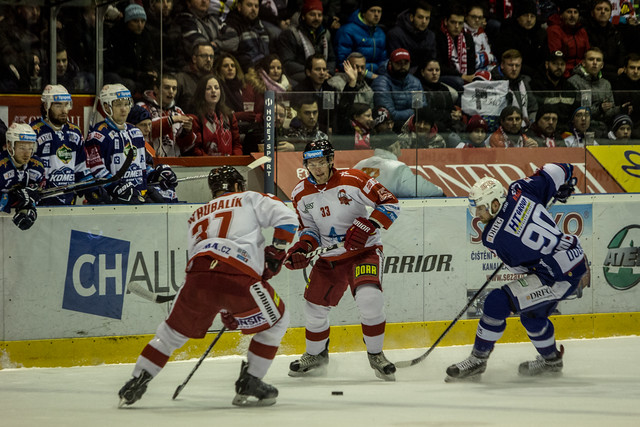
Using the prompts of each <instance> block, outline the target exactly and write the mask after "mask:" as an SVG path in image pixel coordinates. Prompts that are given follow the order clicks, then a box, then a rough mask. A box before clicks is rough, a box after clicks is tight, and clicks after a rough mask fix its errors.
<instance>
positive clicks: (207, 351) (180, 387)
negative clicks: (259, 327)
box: [171, 326, 227, 400]
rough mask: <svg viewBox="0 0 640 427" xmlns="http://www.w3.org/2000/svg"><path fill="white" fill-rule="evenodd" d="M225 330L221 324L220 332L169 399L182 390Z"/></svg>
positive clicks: (176, 395)
mask: <svg viewBox="0 0 640 427" xmlns="http://www.w3.org/2000/svg"><path fill="white" fill-rule="evenodd" d="M226 330H227V328H226V327H225V326H223V327H222V329H220V332H218V335H216V337H215V338H214V339H213V342H212V343H211V344H210V345H209V348H207V349H206V350H205V352H204V354H203V355H202V356H200V360H198V363H196V366H194V367H193V369H192V370H191V372H190V373H189V375H188V376H187V378H186V379H185V380H184V381H183V382H182V384H180V385H179V386H178V387H177V388H176V391H175V392H174V393H173V397H172V398H171V399H173V400H175V398H176V397H178V395H179V394H180V392H181V391H182V389H183V388H184V386H186V385H187V383H188V382H189V380H190V379H191V377H192V376H193V374H194V373H195V372H196V370H197V369H198V367H199V366H200V364H201V363H202V361H203V360H204V359H205V358H206V357H207V356H208V355H209V353H210V352H211V349H212V348H213V346H214V345H216V343H217V342H218V340H219V339H220V337H221V336H222V334H223V333H224V331H226Z"/></svg>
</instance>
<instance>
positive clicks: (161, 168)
mask: <svg viewBox="0 0 640 427" xmlns="http://www.w3.org/2000/svg"><path fill="white" fill-rule="evenodd" d="M147 182H148V183H150V184H159V185H160V187H162V188H163V189H165V190H173V189H174V188H176V187H177V186H178V177H177V176H176V174H175V173H174V172H173V170H172V169H171V166H169V165H158V166H156V168H155V169H154V170H153V171H152V172H150V173H149V176H148V177H147Z"/></svg>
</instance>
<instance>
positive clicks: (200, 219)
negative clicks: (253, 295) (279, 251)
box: [187, 191, 298, 277]
mask: <svg viewBox="0 0 640 427" xmlns="http://www.w3.org/2000/svg"><path fill="white" fill-rule="evenodd" d="M188 224H189V265H190V264H191V261H192V260H193V259H194V258H195V257H198V256H205V255H207V256H212V257H214V258H216V259H219V260H221V261H223V262H225V263H227V264H229V265H231V266H233V267H235V268H237V269H239V270H241V271H243V272H245V273H246V274H248V275H250V276H254V277H261V276H262V272H263V270H264V246H265V245H264V237H263V236H262V229H263V228H270V227H274V228H275V230H274V233H273V237H274V239H278V240H283V241H286V242H287V243H290V242H291V241H292V240H293V237H294V236H295V232H296V230H297V229H298V221H297V219H296V215H295V213H294V212H293V211H292V210H291V209H289V208H288V207H287V206H285V204H284V203H283V202H282V201H281V200H280V199H278V198H277V197H275V196H272V195H270V194H262V193H257V192H255V191H244V192H242V193H226V194H224V195H222V196H220V197H216V198H215V199H213V200H211V201H210V202H209V203H207V204H205V205H203V206H201V207H199V208H198V209H197V210H196V211H195V212H194V213H193V214H192V215H191V217H190V218H189V221H188ZM188 270H189V266H187V271H188Z"/></svg>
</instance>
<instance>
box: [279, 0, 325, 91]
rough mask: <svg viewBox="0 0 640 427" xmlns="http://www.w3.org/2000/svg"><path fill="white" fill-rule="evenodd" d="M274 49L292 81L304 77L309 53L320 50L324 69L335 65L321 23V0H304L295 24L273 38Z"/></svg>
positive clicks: (296, 81) (298, 81)
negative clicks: (324, 62)
mask: <svg viewBox="0 0 640 427" xmlns="http://www.w3.org/2000/svg"><path fill="white" fill-rule="evenodd" d="M276 46H277V51H278V54H279V55H280V58H282V61H284V70H285V72H286V73H287V75H288V76H289V77H290V78H291V80H292V81H293V82H294V83H293V85H294V86H295V84H296V83H300V82H301V81H302V80H304V78H305V77H306V73H305V62H306V59H307V58H308V57H310V56H311V55H313V54H321V55H322V57H323V58H324V60H325V61H326V64H327V69H328V70H329V71H330V72H333V70H335V68H336V57H335V53H334V51H333V44H332V42H331V34H330V33H329V31H328V30H327V29H325V28H324V27H323V26H322V1H321V0H305V2H304V4H303V5H302V9H301V10H300V17H299V20H298V23H297V25H292V26H291V27H289V28H288V29H286V30H284V31H283V32H282V33H281V34H280V36H279V37H278V40H277V42H276Z"/></svg>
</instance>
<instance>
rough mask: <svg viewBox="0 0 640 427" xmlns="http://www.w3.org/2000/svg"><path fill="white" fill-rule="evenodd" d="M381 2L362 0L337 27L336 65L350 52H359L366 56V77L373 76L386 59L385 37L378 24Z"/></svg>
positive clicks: (380, 14) (377, 0)
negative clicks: (345, 21) (360, 4)
mask: <svg viewBox="0 0 640 427" xmlns="http://www.w3.org/2000/svg"><path fill="white" fill-rule="evenodd" d="M383 3H384V2H383V1H382V0H363V1H362V6H361V7H360V9H359V10H356V11H355V12H354V13H353V14H352V15H351V17H350V18H349V22H348V23H347V24H345V25H343V26H341V27H340V28H339V29H338V32H337V33H336V41H335V45H336V63H337V64H338V65H341V64H342V63H343V62H344V60H345V59H347V56H349V54H351V53H352V52H360V53H362V54H363V55H364V56H365V58H367V71H368V73H367V77H372V78H373V77H375V76H374V74H376V73H378V68H379V67H380V66H381V65H382V64H383V63H384V61H385V60H386V59H387V50H386V40H387V37H386V34H385V32H384V31H383V30H382V28H380V27H379V26H378V23H379V22H380V18H381V17H382V7H383ZM370 74H371V75H370Z"/></svg>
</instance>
